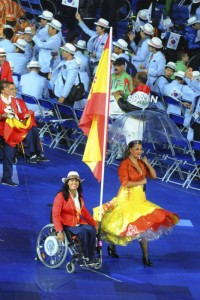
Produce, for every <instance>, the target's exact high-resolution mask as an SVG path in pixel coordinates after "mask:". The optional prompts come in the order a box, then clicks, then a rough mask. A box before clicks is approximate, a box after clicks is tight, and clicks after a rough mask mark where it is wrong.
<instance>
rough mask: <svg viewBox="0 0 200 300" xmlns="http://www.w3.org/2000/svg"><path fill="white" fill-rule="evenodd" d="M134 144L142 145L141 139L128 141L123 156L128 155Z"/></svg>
mask: <svg viewBox="0 0 200 300" xmlns="http://www.w3.org/2000/svg"><path fill="white" fill-rule="evenodd" d="M136 144H139V145H142V141H141V140H133V141H131V142H129V143H128V145H127V147H126V150H125V153H124V158H127V157H128V156H129V154H130V149H131V148H133V147H134V146H135V145H136Z"/></svg>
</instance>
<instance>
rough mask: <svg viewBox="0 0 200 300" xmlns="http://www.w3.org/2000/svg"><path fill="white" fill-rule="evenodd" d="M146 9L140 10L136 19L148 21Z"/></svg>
mask: <svg viewBox="0 0 200 300" xmlns="http://www.w3.org/2000/svg"><path fill="white" fill-rule="evenodd" d="M148 12H149V10H148V9H142V10H139V12H138V17H139V18H140V19H142V20H148Z"/></svg>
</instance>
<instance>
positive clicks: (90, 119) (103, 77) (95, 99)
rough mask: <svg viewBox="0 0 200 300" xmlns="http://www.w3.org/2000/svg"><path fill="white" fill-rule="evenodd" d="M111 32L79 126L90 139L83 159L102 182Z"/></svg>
mask: <svg viewBox="0 0 200 300" xmlns="http://www.w3.org/2000/svg"><path fill="white" fill-rule="evenodd" d="M110 50H111V38H110V34H109V35H108V39H107V41H106V44H105V46H104V50H103V52H102V55H101V58H100V61H99V65H98V67H97V71H96V74H95V77H94V80H93V83H92V86H91V89H90V93H89V96H88V101H87V103H86V106H85V109H84V112H83V114H82V117H81V119H80V124H79V127H80V128H81V129H82V131H83V132H84V133H85V135H87V137H88V140H87V143H86V146H85V151H84V155H83V159H82V161H83V162H85V163H86V164H87V165H88V166H89V168H90V169H91V171H92V172H93V174H94V176H95V177H96V178H97V180H98V181H99V182H100V181H101V179H102V166H103V163H104V162H103V157H105V151H106V147H105V146H106V143H107V132H108V116H109V101H110Z"/></svg>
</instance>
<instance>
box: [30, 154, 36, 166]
mask: <svg viewBox="0 0 200 300" xmlns="http://www.w3.org/2000/svg"><path fill="white" fill-rule="evenodd" d="M29 162H30V163H31V164H37V156H36V154H34V155H32V156H31V157H30V160H29Z"/></svg>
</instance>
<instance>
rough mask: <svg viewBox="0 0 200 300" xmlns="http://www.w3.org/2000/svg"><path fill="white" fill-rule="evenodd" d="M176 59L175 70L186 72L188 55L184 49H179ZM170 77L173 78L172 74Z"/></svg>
mask: <svg viewBox="0 0 200 300" xmlns="http://www.w3.org/2000/svg"><path fill="white" fill-rule="evenodd" d="M177 59H178V60H177V61H176V72H178V71H182V72H186V70H187V63H188V62H189V59H190V58H189V55H188V53H187V52H186V51H180V52H178V54H177ZM172 79H174V76H172Z"/></svg>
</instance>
